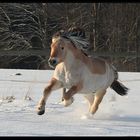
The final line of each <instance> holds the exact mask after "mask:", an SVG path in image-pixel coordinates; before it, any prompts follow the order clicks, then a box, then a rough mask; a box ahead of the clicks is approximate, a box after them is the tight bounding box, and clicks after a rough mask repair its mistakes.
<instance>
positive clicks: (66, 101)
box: [63, 97, 74, 107]
mask: <svg viewBox="0 0 140 140" xmlns="http://www.w3.org/2000/svg"><path fill="white" fill-rule="evenodd" d="M73 101H74V99H73V97H72V98H71V99H69V100H64V101H63V104H64V106H65V107H67V106H69V105H71V104H72V103H73Z"/></svg>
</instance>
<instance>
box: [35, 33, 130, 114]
mask: <svg viewBox="0 0 140 140" xmlns="http://www.w3.org/2000/svg"><path fill="white" fill-rule="evenodd" d="M74 33H76V34H74ZM78 33H79V35H77V34H78ZM83 36H84V35H83V34H82V32H68V33H65V32H58V33H56V34H55V35H54V36H53V37H52V44H51V53H50V58H49V60H48V63H49V65H50V66H51V67H53V68H55V70H54V74H53V76H52V78H51V80H50V83H49V84H48V86H47V87H46V88H45V89H44V93H43V96H42V97H41V99H40V101H39V103H38V106H37V113H38V115H42V114H44V112H45V104H46V100H47V99H48V97H49V95H50V94H51V92H52V91H54V90H57V89H60V88H64V89H67V90H68V91H67V92H64V93H63V104H64V106H69V105H70V104H72V102H73V96H74V95H75V94H78V93H81V94H83V95H84V96H85V97H86V99H87V100H88V102H89V112H90V113H91V114H94V113H95V112H96V111H97V109H98V107H99V104H100V103H101V101H102V99H103V97H104V95H105V93H106V89H107V88H108V87H111V88H112V89H113V90H114V91H115V92H116V93H118V94H119V95H122V96H123V95H126V94H127V91H128V88H127V87H125V86H124V85H123V84H122V83H120V82H119V81H118V73H117V70H116V69H115V67H114V66H113V65H112V64H110V63H109V62H107V61H105V60H103V59H100V58H94V57H89V56H88V55H86V54H85V53H84V52H83V50H84V49H86V48H87V47H88V42H87V41H86V40H85V39H84V37H83Z"/></svg>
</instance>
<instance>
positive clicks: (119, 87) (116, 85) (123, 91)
mask: <svg viewBox="0 0 140 140" xmlns="http://www.w3.org/2000/svg"><path fill="white" fill-rule="evenodd" d="M110 87H111V88H112V89H113V90H114V91H116V92H117V93H118V94H119V95H121V96H124V95H127V92H128V90H129V89H128V88H127V87H126V86H124V85H123V84H122V83H120V82H118V81H117V80H115V81H114V82H113V83H112V84H111V86H110Z"/></svg>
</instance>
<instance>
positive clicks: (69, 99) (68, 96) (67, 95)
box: [63, 83, 82, 106]
mask: <svg viewBox="0 0 140 140" xmlns="http://www.w3.org/2000/svg"><path fill="white" fill-rule="evenodd" d="M81 88H82V84H81V83H79V84H77V85H74V86H72V87H71V88H70V89H69V90H68V91H67V92H64V93H63V99H64V101H63V104H64V106H69V105H71V104H72V103H73V95H74V94H76V93H77V92H78V91H80V90H81Z"/></svg>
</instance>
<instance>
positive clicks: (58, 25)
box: [0, 3, 140, 71]
mask: <svg viewBox="0 0 140 140" xmlns="http://www.w3.org/2000/svg"><path fill="white" fill-rule="evenodd" d="M72 26H78V27H80V28H83V29H84V30H85V32H86V37H87V39H88V40H89V42H90V49H89V52H90V54H92V53H93V54H94V53H96V52H97V53H99V52H103V53H104V52H114V53H119V52H120V53H123V52H124V53H131V52H132V53H135V54H136V55H135V56H133V57H132V56H131V57H126V56H125V55H124V57H111V56H106V57H105V59H109V60H110V61H111V62H112V63H113V64H114V65H115V66H116V67H117V69H118V70H119V71H140V58H139V57H137V56H138V54H139V53H140V4H139V3H0V51H3V50H5V51H10V50H14V51H21V50H27V51H28V50H29V51H31V50H44V49H45V50H46V56H42V55H41V54H40V55H27V56H20V55H18V56H0V67H1V68H30V69H39V68H42V69H43V68H49V67H48V66H47V63H46V62H45V59H47V58H48V57H49V52H50V43H51V37H52V35H53V34H54V33H55V32H57V31H58V30H60V29H68V28H70V27H72Z"/></svg>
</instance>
